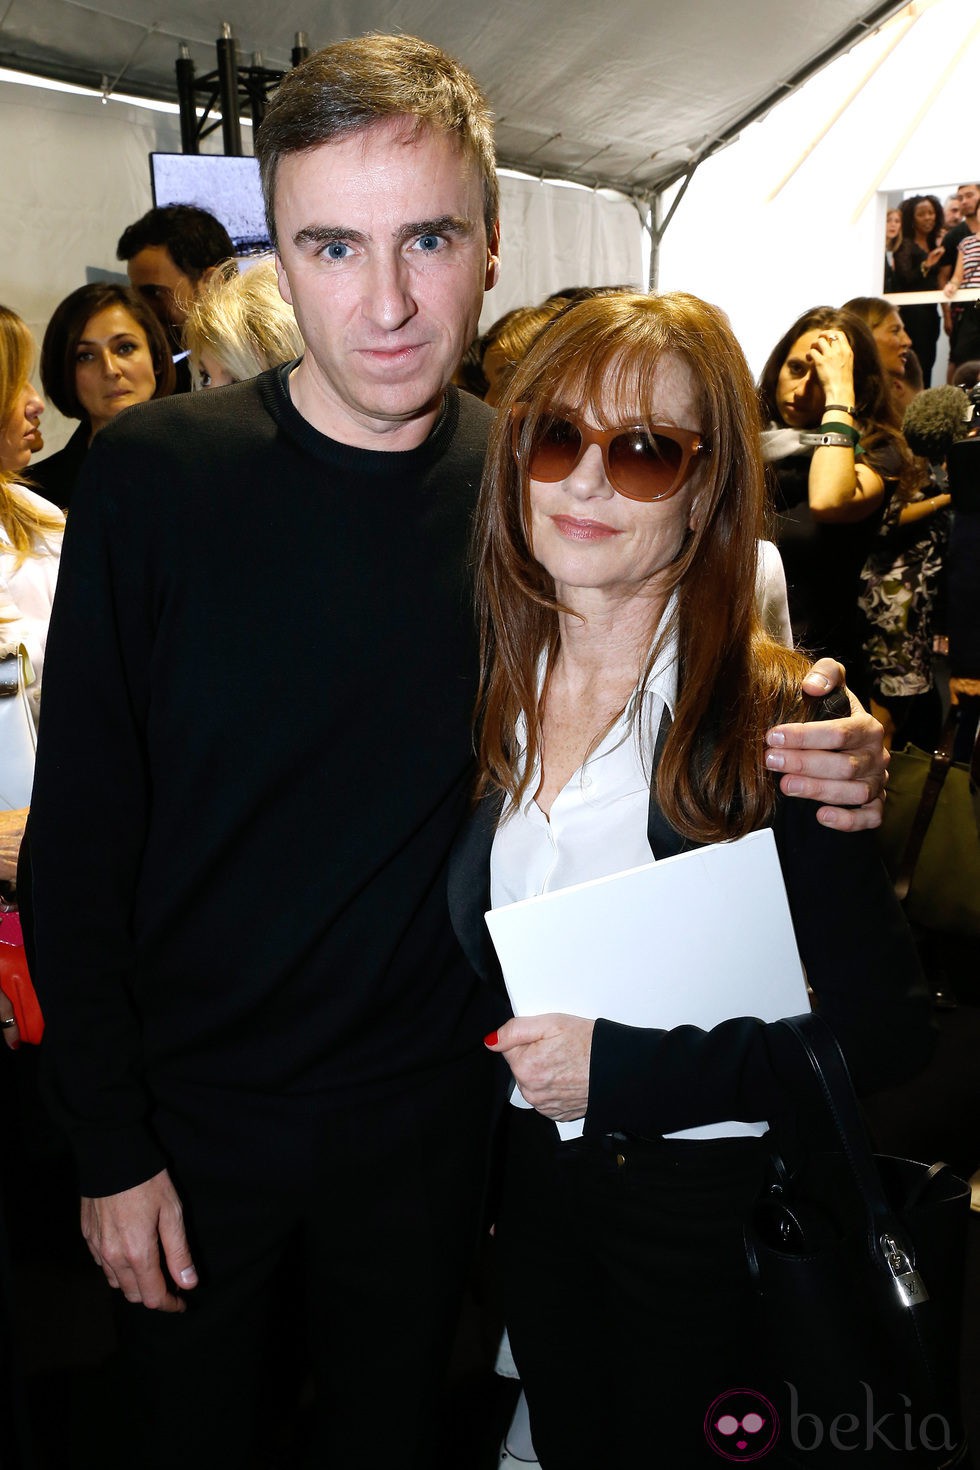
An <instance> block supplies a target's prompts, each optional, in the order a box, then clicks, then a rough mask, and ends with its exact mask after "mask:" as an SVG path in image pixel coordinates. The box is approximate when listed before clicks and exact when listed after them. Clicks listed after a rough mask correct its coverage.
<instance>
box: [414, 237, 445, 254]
mask: <svg viewBox="0 0 980 1470" xmlns="http://www.w3.org/2000/svg"><path fill="white" fill-rule="evenodd" d="M417 243H418V247H419V249H420V250H422V251H424V252H425V253H426V254H430V255H431V253H432V252H433V251H434V250H438V249H439V246H440V245H441V244H442V236H441V235H420V236H419V238H418V242H417Z"/></svg>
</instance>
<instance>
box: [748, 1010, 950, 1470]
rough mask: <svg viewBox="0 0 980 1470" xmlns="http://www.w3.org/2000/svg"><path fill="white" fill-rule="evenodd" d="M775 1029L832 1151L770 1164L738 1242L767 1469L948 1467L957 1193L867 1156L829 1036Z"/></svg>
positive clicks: (796, 1025)
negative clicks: (768, 1422)
mask: <svg viewBox="0 0 980 1470" xmlns="http://www.w3.org/2000/svg"><path fill="white" fill-rule="evenodd" d="M777 1024H779V1025H782V1026H786V1027H788V1028H789V1029H790V1030H791V1031H792V1032H793V1034H794V1035H795V1036H796V1038H797V1040H798V1041H799V1043H800V1046H801V1047H802V1048H803V1052H804V1054H805V1055H806V1057H808V1059H809V1064H810V1066H811V1067H812V1068H813V1070H814V1072H815V1074H816V1077H817V1081H818V1084H819V1090H820V1093H821V1097H822V1101H823V1103H824V1104H825V1105H826V1110H827V1112H828V1113H829V1116H830V1119H831V1120H832V1123H833V1128H834V1132H835V1133H836V1140H835V1142H837V1143H839V1149H836V1150H832V1151H830V1152H826V1153H812V1154H810V1156H809V1157H807V1158H806V1160H805V1161H804V1162H802V1163H801V1164H798V1165H797V1166H796V1167H795V1168H789V1167H787V1165H786V1163H785V1162H784V1161H783V1160H782V1159H780V1158H776V1159H774V1161H773V1176H772V1179H771V1181H770V1183H769V1186H768V1188H767V1189H766V1191H765V1193H764V1194H763V1196H762V1198H761V1199H760V1200H759V1201H758V1203H757V1206H756V1208H755V1210H754V1213H753V1216H752V1218H751V1219H750V1220H749V1222H748V1223H747V1226H746V1230H745V1240H746V1252H747V1256H748V1262H749V1269H750V1273H751V1275H752V1278H753V1281H754V1284H755V1287H756V1291H757V1294H758V1303H759V1308H760V1314H761V1332H762V1340H763V1344H764V1351H765V1354H766V1358H767V1361H768V1368H769V1372H770V1386H771V1387H772V1390H773V1393H774V1394H775V1396H776V1401H777V1403H778V1405H779V1412H780V1418H781V1427H780V1436H779V1448H780V1453H781V1456H782V1457H783V1458H784V1459H785V1462H786V1463H788V1464H791V1465H797V1464H798V1465H800V1466H804V1467H805V1466H811V1467H819V1466H823V1465H840V1463H841V1455H842V1454H845V1453H848V1452H853V1453H855V1455H856V1463H860V1464H862V1465H878V1464H882V1465H884V1464H887V1465H894V1464H895V1463H896V1461H898V1462H903V1461H904V1463H906V1464H908V1465H910V1466H911V1465H915V1466H929V1467H933V1470H939V1467H942V1466H953V1465H961V1464H964V1463H965V1462H966V1457H967V1445H966V1436H965V1431H964V1428H963V1423H962V1417H961V1412H960V1403H959V1352H960V1333H961V1312H962V1300H963V1285H964V1273H965V1257H966V1238H967V1224H968V1219H969V1200H970V1191H969V1187H968V1185H967V1184H966V1183H965V1182H964V1181H963V1180H962V1179H959V1178H957V1177H956V1175H955V1174H953V1173H952V1171H951V1170H950V1169H949V1168H947V1166H946V1165H944V1164H934V1165H932V1166H931V1167H930V1166H927V1165H925V1164H920V1163H916V1162H915V1161H913V1160H910V1159H900V1158H889V1157H885V1156H875V1155H873V1154H872V1151H871V1145H870V1142H869V1139H868V1135H867V1132H866V1129H865V1125H864V1120H863V1118H862V1116H861V1112H860V1109H859V1107H858V1103H857V1099H856V1097H855V1094H854V1089H853V1086H852V1083H851V1079H850V1075H849V1073H848V1070H847V1064H846V1062H845V1061H844V1057H843V1055H842V1053H841V1050H840V1047H839V1046H838V1044H837V1040H836V1037H835V1036H834V1034H833V1032H832V1031H831V1030H830V1029H829V1027H828V1026H827V1025H826V1023H824V1022H823V1021H821V1020H820V1018H819V1017H818V1016H800V1017H792V1018H790V1019H788V1020H785V1021H781V1022H779V1023H777Z"/></svg>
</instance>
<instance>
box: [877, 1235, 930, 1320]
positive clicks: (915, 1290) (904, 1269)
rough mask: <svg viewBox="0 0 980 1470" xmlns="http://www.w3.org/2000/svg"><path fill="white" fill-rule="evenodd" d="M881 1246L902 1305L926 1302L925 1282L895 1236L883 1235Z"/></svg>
mask: <svg viewBox="0 0 980 1470" xmlns="http://www.w3.org/2000/svg"><path fill="white" fill-rule="evenodd" d="M881 1246H882V1249H883V1251H884V1252H885V1264H886V1265H887V1267H888V1269H889V1271H890V1272H891V1273H892V1280H893V1281H894V1282H895V1290H896V1291H897V1292H898V1299H899V1301H900V1302H901V1303H902V1306H903V1307H917V1306H918V1305H919V1303H920V1302H927V1301H928V1300H929V1293H928V1292H927V1291H926V1284H925V1282H924V1281H923V1279H922V1277H921V1276H920V1275H919V1273H918V1271H917V1270H916V1269H915V1267H914V1265H913V1264H912V1262H911V1261H910V1260H909V1258H908V1256H907V1255H906V1253H905V1251H903V1250H902V1248H901V1246H900V1245H899V1244H898V1242H897V1241H896V1240H895V1237H894V1236H892V1235H883V1236H882V1237H881Z"/></svg>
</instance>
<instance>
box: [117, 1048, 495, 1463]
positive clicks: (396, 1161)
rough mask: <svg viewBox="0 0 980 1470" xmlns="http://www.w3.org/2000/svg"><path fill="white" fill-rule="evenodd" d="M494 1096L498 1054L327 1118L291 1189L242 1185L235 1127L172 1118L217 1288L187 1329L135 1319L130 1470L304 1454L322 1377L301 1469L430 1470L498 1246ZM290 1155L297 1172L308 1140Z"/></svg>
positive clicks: (278, 1183)
mask: <svg viewBox="0 0 980 1470" xmlns="http://www.w3.org/2000/svg"><path fill="white" fill-rule="evenodd" d="M492 1093H493V1068H492V1059H491V1058H489V1057H488V1056H487V1055H486V1054H481V1055H477V1056H474V1057H472V1058H467V1059H466V1061H465V1063H462V1064H459V1063H457V1064H454V1065H453V1066H452V1067H449V1068H447V1069H445V1070H443V1071H441V1072H440V1073H438V1074H437V1075H431V1074H430V1075H427V1076H426V1077H425V1078H422V1079H416V1080H411V1079H407V1080H406V1082H405V1084H404V1086H403V1087H402V1088H401V1089H400V1090H399V1092H398V1094H397V1096H396V1097H394V1098H391V1097H389V1098H387V1099H386V1100H385V1101H384V1102H375V1103H365V1104H363V1105H361V1106H353V1105H352V1106H350V1107H349V1108H347V1109H346V1110H344V1111H342V1112H338V1111H332V1112H331V1111H327V1112H323V1111H321V1110H320V1109H319V1108H318V1107H315V1108H314V1112H315V1117H314V1118H313V1120H312V1123H311V1126H310V1129H309V1132H308V1136H307V1137H306V1138H305V1139H304V1142H303V1147H304V1149H305V1150H306V1152H307V1159H306V1163H307V1167H306V1168H304V1169H303V1170H301V1171H297V1170H296V1168H295V1163H294V1164H293V1167H292V1169H291V1172H292V1173H293V1174H294V1176H295V1177H294V1178H293V1179H292V1180H291V1181H286V1182H284V1181H283V1178H282V1171H281V1170H280V1169H278V1168H277V1167H276V1163H275V1160H273V1159H269V1160H266V1161H262V1160H256V1167H255V1169H254V1171H252V1172H251V1173H247V1174H245V1175H243V1174H242V1173H241V1172H240V1171H237V1170H235V1169H233V1168H231V1167H229V1166H228V1164H227V1162H226V1157H227V1156H226V1154H225V1153H224V1152H223V1149H222V1138H221V1129H220V1128H215V1129H213V1130H212V1131H210V1132H208V1130H203V1134H204V1137H203V1139H202V1136H201V1133H200V1132H199V1134H198V1136H197V1138H194V1139H192V1138H191V1137H190V1136H189V1135H188V1136H186V1137H183V1136H184V1135H185V1134H186V1133H187V1130H188V1129H189V1128H190V1127H191V1126H192V1124H193V1120H191V1119H189V1118H184V1117H180V1116H178V1115H176V1114H175V1115H174V1116H173V1117H171V1118H168V1117H167V1116H166V1115H163V1116H162V1117H161V1118H160V1119H159V1120H158V1127H159V1128H160V1131H161V1134H162V1135H163V1136H164V1138H165V1139H167V1141H168V1143H169V1144H170V1146H171V1148H172V1150H173V1152H174V1157H175V1160H176V1163H175V1168H174V1173H175V1178H176V1182H177V1185H178V1189H179V1192H180V1194H181V1197H182V1199H183V1201H184V1203H185V1208H186V1211H187V1223H188V1233H189V1236H190V1240H191V1248H192V1251H193V1254H194V1260H195V1264H196V1265H197V1267H198V1270H199V1274H200V1284H199V1285H198V1286H197V1287H196V1288H195V1290H194V1291H193V1292H190V1293H188V1294H187V1298H186V1300H187V1310H186V1312H185V1313H183V1314H181V1315H172V1316H171V1315H164V1314H162V1313H154V1312H148V1311H146V1309H145V1308H143V1307H141V1306H132V1305H130V1304H128V1303H126V1302H121V1304H120V1311H119V1315H120V1331H121V1335H122V1336H121V1346H122V1372H123V1375H124V1382H123V1398H124V1403H125V1405H126V1406H127V1408H128V1410H129V1424H128V1428H127V1431H126V1434H125V1443H124V1445H123V1456H122V1461H123V1463H124V1464H125V1465H127V1466H130V1465H139V1466H140V1467H141V1470H156V1467H160V1470H163V1467H164V1466H166V1467H168V1470H174V1467H177V1470H198V1467H200V1470H204V1467H207V1470H216V1467H223V1466H228V1467H229V1470H230V1467H235V1470H246V1467H250V1466H253V1465H261V1464H264V1463H266V1460H265V1458H264V1454H265V1453H268V1452H270V1447H275V1445H276V1442H277V1439H279V1440H285V1439H286V1438H287V1437H288V1436H287V1434H286V1427H285V1426H286V1424H287V1420H286V1419H285V1417H284V1404H283V1397H284V1391H288V1389H289V1387H290V1380H291V1385H292V1388H293V1390H294V1392H293V1395H292V1397H293V1400H294V1401H295V1398H296V1394H295V1387H296V1383H297V1381H301V1380H302V1378H303V1376H304V1374H305V1373H306V1372H309V1373H310V1374H311V1375H312V1382H313V1384H314V1388H315V1392H314V1396H313V1402H312V1405H311V1406H309V1407H308V1409H307V1418H308V1420H309V1426H310V1427H309V1429H308V1431H307V1433H306V1435H305V1436H304V1438H305V1440H306V1441H307V1448H306V1449H305V1450H304V1454H305V1457H306V1458H305V1461H301V1460H300V1459H299V1458H297V1459H296V1460H292V1459H290V1460H288V1462H287V1463H289V1464H290V1465H292V1464H299V1463H301V1462H302V1463H308V1464H309V1465H313V1466H316V1467H318V1470H329V1467H334V1466H336V1467H337V1470H347V1467H352V1466H358V1467H366V1470H373V1467H378V1470H382V1467H383V1470H391V1467H393V1466H399V1467H402V1466H404V1467H411V1466H414V1465H416V1464H419V1465H423V1464H425V1463H427V1462H426V1458H425V1456H426V1444H427V1440H428V1437H429V1435H430V1432H431V1429H432V1421H433V1418H434V1415H435V1411H436V1408H437V1406H438V1402H439V1397H440V1393H441V1390H442V1386H443V1378H444V1372H445V1366H446V1362H447V1360H448V1356H449V1350H450V1347H451V1344H452V1336H453V1332H454V1329H455V1326H456V1322H457V1317H458V1312H459V1305H460V1299H461V1295H462V1289H463V1285H464V1283H465V1278H466V1274H467V1272H468V1269H469V1267H470V1265H471V1262H472V1258H473V1254H474V1251H475V1247H476V1243H477V1238H478V1230H479V1224H480V1219H481V1214H482V1206H483V1191H484V1184H485V1175H486V1167H487V1157H488V1150H489V1134H490V1128H491V1122H492V1113H493V1098H492ZM182 1140H183V1141H184V1142H185V1143H186V1144H187V1147H186V1148H181V1142H182ZM202 1142H203V1143H204V1145H205V1146H204V1147H202ZM229 1142H230V1141H229ZM236 1142H238V1140H236ZM288 1151H289V1155H290V1158H291V1159H292V1160H294V1161H295V1159H296V1157H297V1147H296V1139H295V1137H293V1138H291V1139H289V1140H288ZM182 1154H183V1156H184V1158H183V1161H182ZM204 1159H207V1160H209V1163H207V1164H206V1165H204V1164H203V1163H202V1161H203V1160H204ZM293 1407H295V1403H294V1404H293ZM294 1417H295V1416H294ZM280 1426H282V1429H281V1432H280ZM277 1463H281V1462H277Z"/></svg>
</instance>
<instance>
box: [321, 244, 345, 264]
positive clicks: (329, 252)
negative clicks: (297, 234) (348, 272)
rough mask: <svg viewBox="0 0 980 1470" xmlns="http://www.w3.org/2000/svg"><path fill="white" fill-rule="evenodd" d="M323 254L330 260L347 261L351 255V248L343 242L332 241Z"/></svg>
mask: <svg viewBox="0 0 980 1470" xmlns="http://www.w3.org/2000/svg"><path fill="white" fill-rule="evenodd" d="M323 253H324V255H325V256H326V257H327V259H328V260H346V259H347V257H348V255H350V254H351V248H350V246H349V245H345V244H344V242H343V240H331V241H330V244H329V245H328V246H327V248H326V249H325V250H324V252H323Z"/></svg>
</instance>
